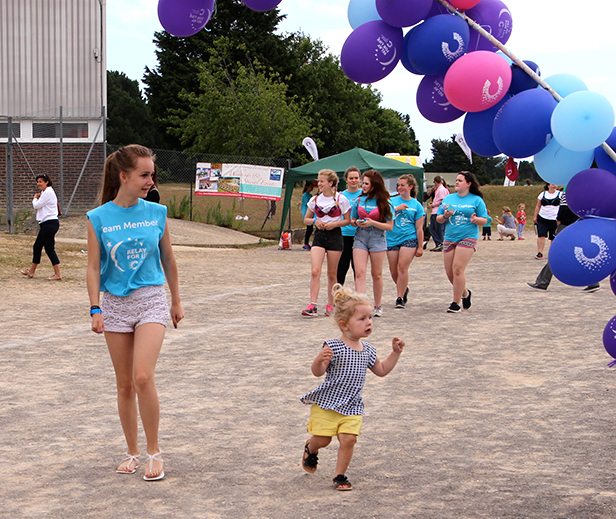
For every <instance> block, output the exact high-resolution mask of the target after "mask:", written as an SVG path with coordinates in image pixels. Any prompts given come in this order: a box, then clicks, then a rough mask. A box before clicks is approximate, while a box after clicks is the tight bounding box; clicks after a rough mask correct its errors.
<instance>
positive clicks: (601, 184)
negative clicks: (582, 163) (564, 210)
mask: <svg viewBox="0 0 616 519" xmlns="http://www.w3.org/2000/svg"><path fill="white" fill-rule="evenodd" d="M567 205H568V206H569V209H571V210H572V211H573V212H574V213H575V214H577V215H578V216H579V217H580V218H586V217H599V218H615V217H616V175H612V174H611V173H610V172H609V171H605V170H604V169H585V170H584V171H580V172H579V173H577V174H576V175H574V176H573V178H572V179H571V180H570V181H569V183H568V184H567Z"/></svg>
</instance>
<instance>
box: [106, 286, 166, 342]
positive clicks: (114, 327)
mask: <svg viewBox="0 0 616 519" xmlns="http://www.w3.org/2000/svg"><path fill="white" fill-rule="evenodd" d="M101 312H102V314H103V324H104V325H105V331H106V332H116V333H132V332H134V331H135V329H136V328H137V327H138V326H141V325H142V324H147V323H159V324H162V325H163V326H167V322H168V321H169V318H170V314H169V305H168V304H167V293H166V292H165V287H164V286H163V285H153V286H149V287H142V288H138V289H137V290H135V291H134V292H132V293H131V294H128V295H127V296H114V295H113V294H110V293H109V292H103V299H102V301H101Z"/></svg>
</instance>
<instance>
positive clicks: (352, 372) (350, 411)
mask: <svg viewBox="0 0 616 519" xmlns="http://www.w3.org/2000/svg"><path fill="white" fill-rule="evenodd" d="M362 343H363V345H364V349H363V350H362V351H356V350H354V349H352V348H349V347H348V346H347V345H346V344H345V343H344V342H342V341H341V340H340V339H330V340H328V341H325V342H324V343H323V346H325V344H327V345H328V346H329V347H330V348H331V349H332V351H333V352H334V358H333V359H332V360H331V362H330V363H329V366H328V367H327V371H326V372H325V380H324V381H323V383H322V384H321V385H320V386H319V387H317V388H316V389H315V390H314V391H311V392H310V393H308V394H307V395H304V396H303V397H302V398H301V399H300V400H301V401H302V402H303V403H304V404H317V405H318V406H319V407H320V408H322V409H332V410H333V411H336V412H337V413H340V414H343V415H346V416H352V415H357V414H360V415H363V414H364V402H363V400H362V394H361V392H362V389H363V387H364V383H365V381H366V370H367V369H368V368H371V367H373V366H374V364H375V362H376V349H375V348H374V346H372V344H370V343H368V342H364V341H362Z"/></svg>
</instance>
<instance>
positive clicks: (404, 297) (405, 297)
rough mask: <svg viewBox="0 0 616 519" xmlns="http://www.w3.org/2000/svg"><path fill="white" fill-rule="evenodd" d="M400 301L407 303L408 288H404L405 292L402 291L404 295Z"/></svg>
mask: <svg viewBox="0 0 616 519" xmlns="http://www.w3.org/2000/svg"><path fill="white" fill-rule="evenodd" d="M402 301H404V304H406V303H408V301H409V287H406V290H405V291H404V295H403V296H402Z"/></svg>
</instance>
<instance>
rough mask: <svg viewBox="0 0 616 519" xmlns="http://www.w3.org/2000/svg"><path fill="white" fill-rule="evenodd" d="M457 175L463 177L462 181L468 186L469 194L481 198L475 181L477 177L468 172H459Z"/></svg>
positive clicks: (481, 195)
mask: <svg viewBox="0 0 616 519" xmlns="http://www.w3.org/2000/svg"><path fill="white" fill-rule="evenodd" d="M458 175H464V179H465V180H466V182H468V183H469V184H470V187H469V192H470V193H472V194H473V195H477V196H480V197H481V198H483V193H482V192H481V190H480V189H479V182H478V181H477V177H476V176H475V175H474V174H473V173H471V172H470V171H460V173H458Z"/></svg>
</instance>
